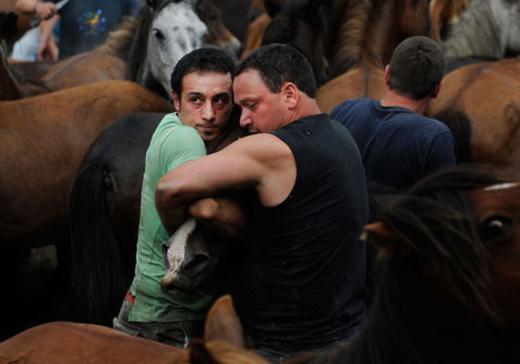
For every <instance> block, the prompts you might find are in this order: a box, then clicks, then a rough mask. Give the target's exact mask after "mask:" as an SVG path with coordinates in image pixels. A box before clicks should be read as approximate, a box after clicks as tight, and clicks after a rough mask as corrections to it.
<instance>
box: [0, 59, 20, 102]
mask: <svg viewBox="0 0 520 364" xmlns="http://www.w3.org/2000/svg"><path fill="white" fill-rule="evenodd" d="M0 58H1V59H0V85H2V87H1V88H0V100H16V99H19V98H21V97H22V91H21V87H20V85H19V83H18V81H17V80H16V79H15V78H14V76H13V75H12V73H11V71H10V70H9V65H8V64H7V62H6V60H5V57H4V56H3V55H1V56H0Z"/></svg>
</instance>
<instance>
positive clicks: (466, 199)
mask: <svg viewBox="0 0 520 364" xmlns="http://www.w3.org/2000/svg"><path fill="white" fill-rule="evenodd" d="M516 180H518V176H517V175H515V174H513V173H511V172H502V171H500V172H499V171H498V170H497V169H493V168H491V167H486V166H476V167H475V166H464V167H457V168H454V169H449V170H446V171H442V172H439V173H437V174H435V175H433V176H431V177H427V178H425V179H424V180H422V181H420V182H419V183H418V184H416V185H415V186H414V187H413V188H412V190H410V192H409V193H408V194H406V195H404V196H402V197H401V198H400V199H398V200H397V201H394V203H393V204H391V205H390V206H388V209H387V210H386V212H383V213H382V214H381V216H380V218H381V222H378V223H374V224H370V225H368V226H367V227H366V228H365V234H366V235H365V236H367V237H369V238H371V239H372V240H371V241H372V242H373V243H374V244H375V245H376V247H377V248H378V251H379V255H380V258H383V259H385V258H386V259H399V260H400V262H401V263H403V262H406V263H405V264H410V265H412V266H414V267H419V268H418V270H419V272H420V274H421V276H422V280H423V281H426V282H427V283H428V285H429V286H430V287H431V288H432V289H433V291H434V292H436V294H437V295H438V296H440V297H442V298H441V300H442V301H443V302H445V303H448V304H456V306H457V307H466V308H467V309H469V312H470V314H471V316H473V317H477V318H483V319H484V320H486V321H488V322H492V323H494V324H498V325H504V324H505V325H511V326H516V327H518V324H519V323H520V320H519V319H520V315H518V312H517V310H516V307H518V304H519V303H520V295H519V292H520V280H519V279H518V277H519V276H520V275H519V274H518V273H519V272H518V267H519V266H520V265H519V263H520V245H519V244H520V241H519V240H518V237H519V236H520V235H519V234H520V199H518V198H517V197H516V196H520V183H516V182H511V181H516ZM461 304H462V305H461Z"/></svg>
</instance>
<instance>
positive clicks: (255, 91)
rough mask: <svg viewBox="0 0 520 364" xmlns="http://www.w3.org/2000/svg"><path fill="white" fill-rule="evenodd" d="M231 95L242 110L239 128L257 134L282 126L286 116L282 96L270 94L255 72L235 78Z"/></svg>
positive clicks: (251, 71)
mask: <svg viewBox="0 0 520 364" xmlns="http://www.w3.org/2000/svg"><path fill="white" fill-rule="evenodd" d="M233 93H234V96H235V103H236V104H237V105H239V106H240V107H241V109H242V114H241V116H240V126H241V127H243V128H248V129H249V131H250V132H251V133H258V132H267V131H272V130H276V129H278V128H279V127H281V126H282V121H283V120H284V117H285V114H286V110H285V108H284V107H283V102H282V95H281V94H275V93H272V92H271V90H269V88H268V87H267V86H266V85H265V83H264V81H263V80H262V78H261V76H260V74H259V72H258V71H257V70H254V69H249V70H246V71H244V72H242V73H241V74H240V75H238V76H237V77H235V81H234V82H233Z"/></svg>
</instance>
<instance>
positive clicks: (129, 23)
mask: <svg viewBox="0 0 520 364" xmlns="http://www.w3.org/2000/svg"><path fill="white" fill-rule="evenodd" d="M137 25H138V22H137V19H136V18H135V17H133V16H125V17H124V18H123V20H122V21H121V23H120V24H119V25H118V27H117V28H116V29H115V30H113V31H111V32H110V33H109V34H108V36H107V39H106V40H105V42H104V43H103V44H101V45H100V46H98V47H96V49H95V51H96V52H101V53H108V54H111V55H114V56H116V57H119V58H121V59H122V60H124V61H126V60H127V59H128V55H129V49H130V46H131V44H132V41H133V40H134V36H135V34H136V32H137Z"/></svg>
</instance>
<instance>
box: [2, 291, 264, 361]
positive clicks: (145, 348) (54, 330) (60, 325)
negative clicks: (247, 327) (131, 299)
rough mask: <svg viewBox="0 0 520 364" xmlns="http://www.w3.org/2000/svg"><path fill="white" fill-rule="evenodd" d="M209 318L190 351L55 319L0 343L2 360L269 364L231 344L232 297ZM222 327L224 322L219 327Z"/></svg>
mask: <svg viewBox="0 0 520 364" xmlns="http://www.w3.org/2000/svg"><path fill="white" fill-rule="evenodd" d="M214 307H216V308H215V309H212V310H211V311H210V313H209V314H208V318H207V320H206V334H205V337H204V341H203V342H202V341H198V342H196V343H195V344H193V345H192V348H191V349H190V350H189V351H186V350H181V349H177V348H174V347H171V346H168V345H164V344H160V343H157V342H154V341H151V340H145V339H142V338H138V337H133V336H130V335H126V334H123V333H120V332H119V331H116V330H113V329H109V328H107V327H104V326H97V325H89V324H78V323H70V322H52V323H48V324H45V325H40V326H36V327H33V328H31V329H28V330H26V331H24V332H22V333H20V334H18V335H16V336H14V337H12V338H10V339H9V340H6V341H4V342H2V343H0V362H1V363H18V362H21V363H22V362H23V363H24V364H39V363H54V364H84V363H92V364H94V363H99V364H101V363H103V364H104V363H110V364H132V363H135V364H141V363H154V364H162V363H164V364H175V363H178V364H184V363H197V364H213V363H226V364H244V363H245V364H267V363H268V362H267V361H266V360H264V359H262V358H261V357H260V356H258V355H257V354H255V353H253V352H250V351H247V350H245V348H244V347H243V346H237V342H235V341H234V339H233V340H232V341H231V342H230V341H228V337H229V336H227V335H226V334H223V333H224V332H228V333H231V336H232V337H235V338H236V335H237V333H238V334H239V335H241V333H242V327H241V325H240V321H238V317H237V316H236V312H235V310H234V308H233V303H232V300H231V298H230V297H229V296H224V297H222V298H221V299H219V300H217V302H216V303H215V305H214ZM222 324H223V325H224V326H221V325H222Z"/></svg>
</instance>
